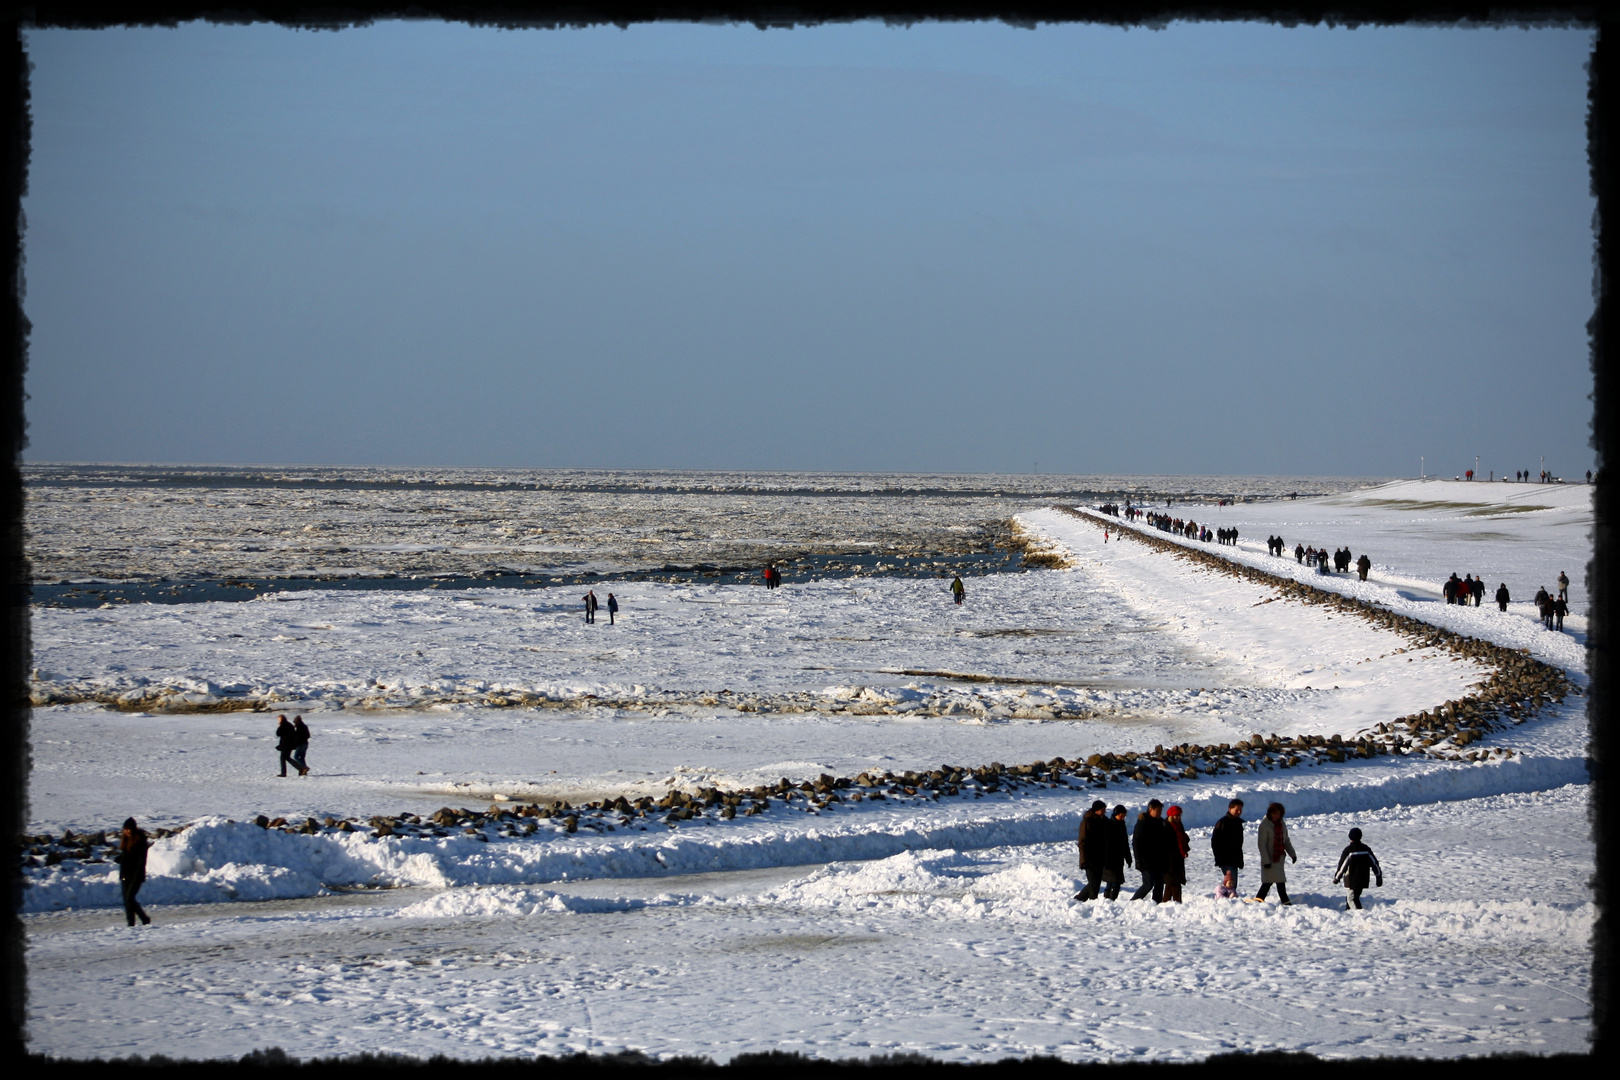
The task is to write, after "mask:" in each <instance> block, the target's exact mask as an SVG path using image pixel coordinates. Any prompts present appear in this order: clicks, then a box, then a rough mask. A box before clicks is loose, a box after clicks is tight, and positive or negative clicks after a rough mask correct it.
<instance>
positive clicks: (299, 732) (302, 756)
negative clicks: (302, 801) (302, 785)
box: [292, 716, 309, 776]
mask: <svg viewBox="0 0 1620 1080" xmlns="http://www.w3.org/2000/svg"><path fill="white" fill-rule="evenodd" d="M308 757H309V725H308V724H306V723H304V718H303V717H302V716H295V717H293V752H292V763H293V767H294V768H296V769H297V770H298V775H299V776H308V775H309V761H308V760H307V759H308Z"/></svg>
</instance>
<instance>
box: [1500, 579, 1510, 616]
mask: <svg viewBox="0 0 1620 1080" xmlns="http://www.w3.org/2000/svg"><path fill="white" fill-rule="evenodd" d="M1511 599H1512V597H1510V596H1508V587H1507V582H1505V581H1504V582H1502V583H1501V584H1500V585H1498V586H1497V587H1496V606H1497V607H1498V608H1499V609H1501V610H1502V611H1506V610H1507V606H1508V601H1509V600H1511Z"/></svg>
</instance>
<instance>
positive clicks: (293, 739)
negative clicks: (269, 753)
mask: <svg viewBox="0 0 1620 1080" xmlns="http://www.w3.org/2000/svg"><path fill="white" fill-rule="evenodd" d="M276 720H277V723H276V749H277V750H279V751H281V775H282V776H286V775H287V766H288V764H291V765H292V767H293V768H295V769H296V768H298V763H297V762H296V761H293V756H292V755H293V748H294V747H296V746H297V745H298V730H297V729H296V728H294V727H293V726H292V725H291V724H289V723H287V718H286V717H285V716H278V717H276Z"/></svg>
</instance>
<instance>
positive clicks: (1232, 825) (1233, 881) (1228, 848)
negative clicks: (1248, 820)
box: [1209, 799, 1243, 896]
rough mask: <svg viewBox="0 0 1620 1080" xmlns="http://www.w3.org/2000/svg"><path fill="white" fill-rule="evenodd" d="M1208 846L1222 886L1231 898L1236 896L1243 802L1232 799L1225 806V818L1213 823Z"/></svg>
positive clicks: (1241, 837)
mask: <svg viewBox="0 0 1620 1080" xmlns="http://www.w3.org/2000/svg"><path fill="white" fill-rule="evenodd" d="M1209 846H1210V847H1211V848H1212V849H1214V852H1215V865H1216V866H1218V867H1220V869H1221V873H1222V874H1223V875H1224V876H1225V880H1224V881H1223V884H1224V885H1225V886H1226V888H1227V889H1228V890H1229V891H1230V892H1231V894H1232V895H1233V896H1236V895H1237V888H1238V871H1239V870H1242V869H1243V800H1242V799H1233V800H1232V801H1231V802H1229V803H1227V804H1226V816H1225V817H1223V818H1221V820H1219V821H1217V822H1216V823H1215V829H1214V831H1213V832H1211V833H1210V834H1209Z"/></svg>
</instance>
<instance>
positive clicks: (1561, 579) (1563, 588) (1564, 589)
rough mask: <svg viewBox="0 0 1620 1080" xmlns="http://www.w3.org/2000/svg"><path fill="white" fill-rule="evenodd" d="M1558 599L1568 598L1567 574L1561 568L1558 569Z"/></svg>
mask: <svg viewBox="0 0 1620 1080" xmlns="http://www.w3.org/2000/svg"><path fill="white" fill-rule="evenodd" d="M1558 599H1560V600H1568V599H1569V575H1568V574H1566V573H1564V572H1563V571H1562V570H1560V571H1558Z"/></svg>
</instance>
